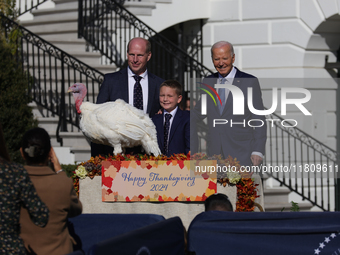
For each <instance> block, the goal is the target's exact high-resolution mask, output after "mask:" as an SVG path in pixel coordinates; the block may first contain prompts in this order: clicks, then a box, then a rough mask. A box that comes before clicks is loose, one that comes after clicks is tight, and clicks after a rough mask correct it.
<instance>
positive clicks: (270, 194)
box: [263, 175, 313, 212]
mask: <svg viewBox="0 0 340 255" xmlns="http://www.w3.org/2000/svg"><path fill="white" fill-rule="evenodd" d="M291 193H292V192H291V191H290V190H289V189H288V188H287V187H284V186H280V185H279V183H278V182H277V181H275V180H274V179H273V178H271V177H269V176H268V175H265V176H264V178H263V197H264V207H265V211H266V212H281V211H283V212H289V211H290V208H291V207H292V204H291V201H293V202H295V203H298V206H299V208H300V211H310V210H311V209H312V207H313V205H312V204H311V203H310V202H308V201H300V200H295V199H290V196H289V195H290V194H291Z"/></svg>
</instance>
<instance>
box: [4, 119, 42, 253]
mask: <svg viewBox="0 0 340 255" xmlns="http://www.w3.org/2000/svg"><path fill="white" fill-rule="evenodd" d="M0 180H1V187H0V197H1V200H0V207H1V213H0V219H1V226H0V230H1V236H0V254H16V255H17V254H19V255H20V254H26V251H25V246H24V243H23V241H22V239H21V238H20V236H19V230H20V227H19V218H20V207H21V206H22V205H23V206H24V207H25V208H26V210H27V213H28V214H29V216H30V219H27V220H28V221H30V223H32V225H34V224H35V225H36V226H37V228H39V227H44V226H45V225H46V224H47V221H48V208H47V206H46V205H45V204H44V203H43V202H42V201H41V200H40V198H39V197H38V195H37V193H36V191H35V188H34V186H33V184H32V182H31V180H30V178H29V176H28V173H27V171H26V170H25V168H24V167H23V166H21V165H19V164H16V163H11V162H10V157H9V154H8V152H7V149H6V145H5V139H4V136H3V132H2V128H1V124H0Z"/></svg>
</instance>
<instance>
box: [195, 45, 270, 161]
mask: <svg viewBox="0 0 340 255" xmlns="http://www.w3.org/2000/svg"><path fill="white" fill-rule="evenodd" d="M211 57H212V61H213V64H214V66H215V68H216V70H217V73H215V74H213V75H210V76H208V77H207V78H205V79H204V81H203V84H202V85H201V86H202V87H206V89H210V90H212V91H213V90H214V89H213V88H216V92H217V93H218V95H219V97H217V95H214V96H211V97H209V96H207V97H206V98H207V100H206V101H207V102H206V113H205V112H204V109H202V108H203V107H204V106H203V107H201V106H202V104H201V102H199V103H198V104H196V107H195V109H194V112H193V113H192V114H194V118H193V120H194V121H202V120H203V119H204V118H207V121H208V124H207V126H208V131H207V149H208V154H209V155H222V156H224V158H227V157H228V156H229V155H230V156H232V157H233V158H237V160H238V161H240V164H241V165H243V166H250V165H255V166H258V165H260V164H261V163H262V161H263V157H264V153H265V143H266V139H267V135H266V132H267V128H266V127H267V126H266V120H265V117H264V116H260V115H256V114H254V113H253V112H252V111H250V109H249V107H248V92H249V91H248V88H252V104H253V106H254V108H255V109H257V110H263V109H264V108H263V102H262V95H261V89H260V85H259V82H258V79H257V78H256V77H254V76H252V75H250V74H247V73H244V72H241V71H240V70H238V69H237V68H236V67H234V66H233V63H234V61H235V54H234V49H233V46H232V45H231V44H230V43H229V42H224V41H221V42H217V43H215V44H214V45H213V46H212V48H211ZM217 84H218V85H217ZM222 84H224V85H226V84H229V85H234V86H236V90H238V92H242V95H243V97H244V103H243V104H242V106H243V112H242V111H241V113H237V114H235V112H237V111H238V110H240V109H242V107H240V108H239V109H238V108H237V107H234V106H236V104H235V102H234V99H236V93H235V90H234V91H230V90H229V89H224V90H223V89H222V90H220V88H217V87H223V86H224V85H222ZM207 85H208V86H207ZM209 86H210V87H209ZM229 88H231V86H229ZM219 98H220V99H221V101H219ZM214 101H216V102H217V105H216V104H215V102H214ZM202 110H203V114H202ZM192 127H193V132H194V133H196V132H197V130H196V125H192ZM194 141H195V139H194ZM193 146H195V147H196V144H193ZM195 150H197V149H195Z"/></svg>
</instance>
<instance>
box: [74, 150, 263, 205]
mask: <svg viewBox="0 0 340 255" xmlns="http://www.w3.org/2000/svg"><path fill="white" fill-rule="evenodd" d="M104 160H108V161H126V160H127V161H143V160H198V161H200V160H217V161H218V163H219V164H222V165H226V166H229V167H228V168H229V169H232V171H228V172H225V173H224V172H223V173H218V176H217V178H218V180H217V182H218V183H220V184H221V185H223V186H224V187H225V186H226V185H236V187H237V199H238V201H237V203H236V212H251V211H254V208H255V206H254V202H255V199H256V198H257V197H259V196H258V195H257V191H256V190H257V189H256V186H257V185H258V184H255V183H254V181H253V179H252V178H251V176H252V173H247V172H243V171H241V170H240V165H239V162H238V161H237V160H236V159H233V158H232V157H230V156H229V157H228V158H227V159H222V157H221V156H213V157H208V156H207V155H205V154H201V153H199V154H194V155H190V153H188V154H187V155H185V154H174V155H173V156H171V157H166V156H163V155H162V156H157V157H154V156H148V155H141V154H139V155H133V156H131V155H120V154H119V155H115V156H108V157H103V156H97V157H91V159H90V160H88V161H86V162H82V163H80V164H79V165H78V167H77V169H76V170H75V171H74V172H73V176H72V178H73V184H74V188H75V190H76V192H77V194H79V179H84V178H86V177H89V178H91V179H92V178H93V177H94V176H101V169H102V165H101V162H102V161H104Z"/></svg>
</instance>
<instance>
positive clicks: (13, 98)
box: [0, 40, 38, 163]
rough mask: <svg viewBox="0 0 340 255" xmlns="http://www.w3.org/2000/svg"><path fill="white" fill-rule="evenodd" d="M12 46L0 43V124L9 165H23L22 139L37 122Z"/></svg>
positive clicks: (25, 81)
mask: <svg viewBox="0 0 340 255" xmlns="http://www.w3.org/2000/svg"><path fill="white" fill-rule="evenodd" d="M12 46H13V45H12ZM12 46H11V45H9V44H8V43H6V42H5V41H4V40H0V59H1V61H0V112H1V114H0V122H1V124H2V127H3V131H4V136H5V139H6V143H7V149H8V151H9V154H10V157H11V159H12V161H15V162H21V163H23V159H22V158H21V155H20V152H19V148H20V146H21V139H22V136H23V134H24V133H25V132H26V131H27V130H29V129H31V128H33V127H36V126H37V125H38V122H37V120H35V119H34V117H33V113H32V109H31V108H30V107H28V103H29V102H30V98H29V96H28V80H27V76H26V75H25V74H24V73H23V71H22V69H21V65H20V64H19V63H18V62H17V60H16V58H15V57H14V55H13V54H12V48H13V47H12Z"/></svg>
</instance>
